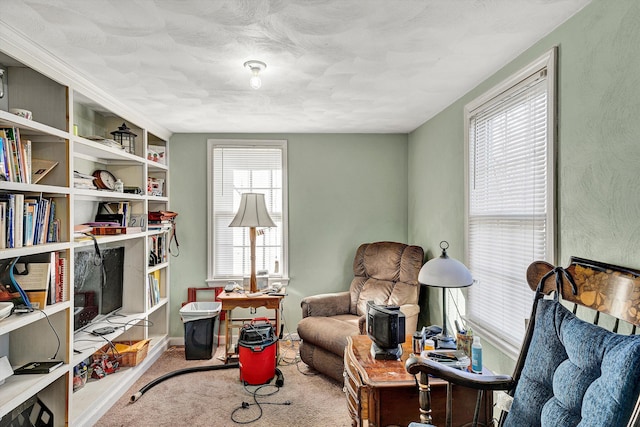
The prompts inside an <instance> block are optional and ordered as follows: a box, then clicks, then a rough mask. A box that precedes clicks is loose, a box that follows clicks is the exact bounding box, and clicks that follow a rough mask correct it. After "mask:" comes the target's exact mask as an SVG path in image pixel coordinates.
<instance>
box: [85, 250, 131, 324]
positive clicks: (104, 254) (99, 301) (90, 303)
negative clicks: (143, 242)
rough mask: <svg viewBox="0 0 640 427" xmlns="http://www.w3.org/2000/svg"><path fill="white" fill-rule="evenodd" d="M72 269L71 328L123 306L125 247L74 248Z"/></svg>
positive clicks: (107, 314)
mask: <svg viewBox="0 0 640 427" xmlns="http://www.w3.org/2000/svg"><path fill="white" fill-rule="evenodd" d="M73 272H74V280H73V303H74V316H73V329H74V331H78V330H80V329H83V328H84V327H85V326H87V325H88V324H90V323H91V322H94V321H96V320H100V319H103V318H105V317H106V316H109V315H110V314H113V313H115V312H116V311H118V310H120V309H121V308H122V304H123V286H124V247H115V248H105V249H102V250H101V251H100V256H98V255H97V254H96V252H95V251H94V250H93V249H91V250H86V251H77V252H76V253H75V254H74V267H73Z"/></svg>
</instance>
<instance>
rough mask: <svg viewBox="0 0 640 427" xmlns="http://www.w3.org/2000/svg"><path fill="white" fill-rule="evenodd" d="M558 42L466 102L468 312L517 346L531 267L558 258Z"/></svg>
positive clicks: (508, 345)
mask: <svg viewBox="0 0 640 427" xmlns="http://www.w3.org/2000/svg"><path fill="white" fill-rule="evenodd" d="M554 64H555V49H554V50H552V51H550V52H549V53H548V54H546V55H544V56H543V57H542V58H540V59H538V60H537V61H535V62H534V63H533V64H531V65H530V66H528V67H527V68H526V69H524V70H522V71H521V72H520V73H518V74H517V75H516V76H514V77H513V78H511V79H510V80H508V81H506V82H504V83H503V84H501V85H499V86H498V87H496V88H494V89H493V90H492V91H490V92H489V93H487V94H485V95H484V96H481V97H480V98H479V99H477V100H475V101H473V102H471V103H470V104H469V105H467V106H466V108H465V126H466V131H465V134H466V135H465V136H466V138H467V148H468V150H467V157H466V164H467V177H466V178H467V179H466V182H467V192H466V210H467V212H466V239H467V240H466V248H467V257H466V258H467V265H468V267H469V268H470V270H471V272H472V274H473V277H474V279H475V280H476V283H475V284H474V285H473V286H471V287H470V288H469V304H468V310H469V311H468V319H469V321H470V322H471V324H472V326H473V327H474V329H475V330H476V331H477V332H478V333H479V334H481V335H484V336H486V337H487V339H489V340H490V341H491V342H492V343H493V344H495V345H497V346H498V348H500V349H501V350H502V351H504V352H505V353H507V354H509V355H512V356H515V355H517V353H518V349H519V347H520V344H521V341H522V338H523V337H524V332H525V319H528V318H529V316H530V310H531V303H532V301H533V292H532V291H531V290H530V289H529V287H528V285H527V282H526V269H527V267H528V266H529V264H530V263H531V262H533V261H535V260H546V261H549V262H552V263H553V262H554V261H555V260H554V249H555V238H554V235H555V190H554V189H555V177H554V175H555V167H554V164H555V160H554V150H555V143H554V141H555V107H554V104H555V101H554V100H555V93H554V92H555V70H554V68H555V67H554Z"/></svg>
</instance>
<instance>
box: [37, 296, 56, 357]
mask: <svg viewBox="0 0 640 427" xmlns="http://www.w3.org/2000/svg"><path fill="white" fill-rule="evenodd" d="M36 310H38V311H39V312H40V313H42V314H44V317H45V318H46V319H47V323H49V326H50V327H51V330H52V331H53V334H54V335H55V336H56V339H57V340H58V347H56V352H55V353H54V354H53V356H52V357H51V360H55V358H56V357H58V352H59V351H60V336H59V335H58V331H56V328H54V327H53V324H52V323H51V319H49V316H48V315H47V313H45V312H44V311H42V310H40V309H39V308H36Z"/></svg>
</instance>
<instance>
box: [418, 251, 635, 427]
mask: <svg viewBox="0 0 640 427" xmlns="http://www.w3.org/2000/svg"><path fill="white" fill-rule="evenodd" d="M527 281H528V282H529V286H530V287H531V288H532V289H533V290H535V291H536V297H535V301H534V307H533V311H532V317H531V319H532V320H531V322H530V324H529V327H528V329H527V334H526V337H525V340H524V343H523V347H522V352H521V354H520V357H519V359H518V361H517V363H516V368H515V372H514V374H513V376H505V375H500V376H487V375H475V374H471V373H467V372H463V371H459V370H456V369H451V368H448V367H446V366H443V365H441V364H439V363H437V362H434V361H430V360H427V359H423V358H421V357H412V358H410V359H408V360H407V362H406V367H407V371H408V372H410V373H411V374H419V388H420V406H421V407H420V413H421V415H420V417H421V422H422V424H418V423H412V424H411V426H412V427H413V426H424V425H430V423H431V422H432V420H431V408H430V407H429V401H430V398H429V384H428V381H429V374H431V375H434V376H437V377H440V378H443V379H445V380H447V381H449V382H450V383H453V384H459V385H463V386H466V387H471V388H474V389H477V390H478V393H479V397H480V396H481V395H482V393H484V392H491V391H492V390H505V391H507V392H508V394H509V395H511V396H513V404H512V406H511V409H510V411H509V412H506V413H503V414H501V415H500V419H499V425H500V426H509V427H528V426H562V427H570V426H580V427H587V426H589V427H595V426H602V427H604V426H607V427H609V426H611V427H614V426H615V427H624V426H628V427H637V426H639V425H640V400H639V397H638V396H639V393H640V335H636V334H637V330H636V328H637V326H638V325H640V271H637V270H632V269H628V268H622V267H617V266H613V265H608V264H603V263H599V262H595V261H589V260H584V259H579V258H572V259H571V264H570V266H569V267H568V268H566V269H564V268H561V267H556V268H554V266H552V265H550V264H548V263H545V262H535V263H533V264H531V266H529V269H528V270H527ZM549 295H553V298H549ZM545 296H546V298H545ZM567 306H568V307H569V308H573V310H572V311H571V310H569V309H567V308H566V307H567ZM578 306H582V307H587V308H589V309H590V310H591V311H593V313H594V319H593V323H589V322H586V321H584V320H581V319H580V318H578V317H577V316H576V315H575V313H576V309H577V307H578ZM583 311H585V310H584V309H581V311H580V313H582V312H583ZM600 313H605V314H607V315H609V316H611V317H612V318H613V319H615V322H611V323H612V328H611V329H612V330H611V331H610V330H607V329H605V328H603V327H601V326H598V323H599V320H600ZM581 317H582V318H584V317H585V316H584V315H581ZM622 324H627V326H625V331H626V332H627V333H629V332H630V334H627V335H623V334H619V333H617V332H618V329H619V328H622V326H621V325H622ZM451 410H453V411H455V408H452V407H451V405H449V407H448V408H447V411H448V414H450V413H451V412H450V411H451ZM476 412H477V411H476ZM447 419H448V420H450V419H451V417H450V416H447Z"/></svg>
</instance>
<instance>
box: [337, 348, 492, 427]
mask: <svg viewBox="0 0 640 427" xmlns="http://www.w3.org/2000/svg"><path fill="white" fill-rule="evenodd" d="M411 346H412V344H411V337H410V336H408V337H407V339H406V342H405V343H404V344H403V345H402V351H403V353H402V358H401V360H400V361H398V360H375V359H374V358H373V356H372V354H371V340H370V339H369V337H368V336H366V335H357V336H353V337H348V338H347V347H346V349H345V353H344V392H345V394H346V398H347V406H348V408H349V414H350V415H351V418H352V420H353V422H352V425H353V426H354V427H355V426H377V427H383V426H387V425H400V426H403V425H404V426H406V425H408V424H409V423H411V422H413V421H417V422H419V421H420V402H419V399H418V384H417V383H416V379H415V378H414V377H413V375H410V374H409V373H408V372H407V371H406V369H405V367H404V364H405V361H406V360H407V358H408V357H409V355H410V353H411V351H412V349H411ZM429 385H430V386H431V407H432V411H433V412H432V415H433V422H434V424H435V425H445V420H446V401H447V382H446V381H444V380H441V379H438V378H433V379H431V380H430V381H429ZM488 394H489V396H487V393H485V396H484V397H483V405H482V408H481V411H480V419H479V421H480V422H481V423H483V424H484V425H487V420H491V417H492V406H493V397H492V395H491V393H488ZM476 398H477V392H476V390H473V389H470V388H466V387H459V386H452V401H453V408H454V413H453V425H454V426H460V425H464V424H466V423H470V422H471V421H472V419H473V413H474V409H475V405H476Z"/></svg>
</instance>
